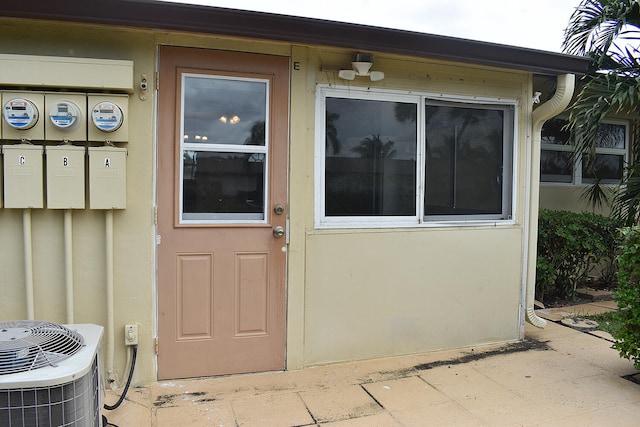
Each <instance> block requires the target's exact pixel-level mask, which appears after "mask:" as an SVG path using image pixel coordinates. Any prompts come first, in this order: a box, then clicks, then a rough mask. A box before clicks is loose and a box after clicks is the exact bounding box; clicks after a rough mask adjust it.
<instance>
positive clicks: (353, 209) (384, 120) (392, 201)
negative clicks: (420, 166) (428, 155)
mask: <svg viewBox="0 0 640 427" xmlns="http://www.w3.org/2000/svg"><path fill="white" fill-rule="evenodd" d="M416 119H417V104H415V103H402V102H393V101H379V100H363V99H345V98H327V100H326V122H325V123H326V130H325V131H326V133H325V142H326V149H325V215H326V216H374V215H376V216H406V215H409V216H411V215H415V212H416V207H415V206H416V152H417V144H416V141H417V124H416V121H417V120H416Z"/></svg>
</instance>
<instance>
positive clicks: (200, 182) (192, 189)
mask: <svg viewBox="0 0 640 427" xmlns="http://www.w3.org/2000/svg"><path fill="white" fill-rule="evenodd" d="M264 160H265V154H264V153H212V152H207V151H185V152H184V155H183V193H182V212H183V215H182V217H183V219H186V220H201V219H202V220H207V219H209V220H211V219H218V220H225V219H230V220H262V219H264V174H265V162H264Z"/></svg>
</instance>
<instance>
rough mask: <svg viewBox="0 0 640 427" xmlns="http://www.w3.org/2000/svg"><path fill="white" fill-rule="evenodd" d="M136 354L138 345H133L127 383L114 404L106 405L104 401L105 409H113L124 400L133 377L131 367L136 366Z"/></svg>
mask: <svg viewBox="0 0 640 427" xmlns="http://www.w3.org/2000/svg"><path fill="white" fill-rule="evenodd" d="M137 354H138V346H137V345H134V346H133V356H132V357H131V368H130V369H129V378H127V384H126V385H125V386H124V390H122V395H121V396H120V399H118V401H117V402H116V403H115V405H107V404H106V403H105V404H104V409H106V410H107V411H113V410H114V409H116V408H117V407H118V406H120V405H121V404H122V402H123V401H124V398H125V396H126V395H127V391H128V390H129V386H130V385H131V378H133V369H134V368H135V367H136V356H137Z"/></svg>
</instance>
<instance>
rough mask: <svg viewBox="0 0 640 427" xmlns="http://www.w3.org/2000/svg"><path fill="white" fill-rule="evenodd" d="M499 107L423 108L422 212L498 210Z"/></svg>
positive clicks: (501, 117) (501, 134)
mask: <svg viewBox="0 0 640 427" xmlns="http://www.w3.org/2000/svg"><path fill="white" fill-rule="evenodd" d="M504 119H505V118H504V111H502V110H493V109H484V108H460V107H449V106H443V105H427V106H426V149H427V151H426V161H425V196H424V209H425V215H426V216H428V215H478V214H501V213H502V212H503V182H504V179H503V147H504V137H505V135H504Z"/></svg>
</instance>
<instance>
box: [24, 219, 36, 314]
mask: <svg viewBox="0 0 640 427" xmlns="http://www.w3.org/2000/svg"><path fill="white" fill-rule="evenodd" d="M22 236H23V239H24V286H25V290H26V297H27V319H28V320H35V316H36V314H35V302H34V301H35V300H34V297H33V248H32V244H31V243H32V242H31V209H25V210H24V211H22Z"/></svg>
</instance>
